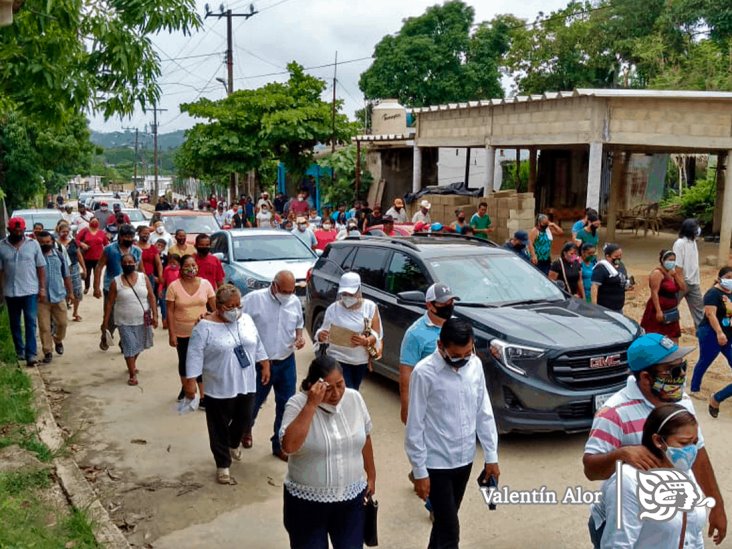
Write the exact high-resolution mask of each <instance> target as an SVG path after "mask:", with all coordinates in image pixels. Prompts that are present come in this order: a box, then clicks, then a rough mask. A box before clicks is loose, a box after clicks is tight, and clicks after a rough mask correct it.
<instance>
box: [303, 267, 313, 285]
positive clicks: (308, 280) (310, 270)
mask: <svg viewBox="0 0 732 549" xmlns="http://www.w3.org/2000/svg"><path fill="white" fill-rule="evenodd" d="M312 276H313V268H312V267H310V268H309V269H308V273H307V274H306V275H305V283H306V284H308V283H309V282H310V279H311V278H312Z"/></svg>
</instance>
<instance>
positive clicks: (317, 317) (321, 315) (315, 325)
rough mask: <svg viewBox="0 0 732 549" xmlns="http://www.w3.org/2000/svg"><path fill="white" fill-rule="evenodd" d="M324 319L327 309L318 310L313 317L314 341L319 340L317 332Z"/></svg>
mask: <svg viewBox="0 0 732 549" xmlns="http://www.w3.org/2000/svg"><path fill="white" fill-rule="evenodd" d="M323 320H325V310H322V311H318V314H316V315H315V318H314V319H313V326H312V332H311V334H312V336H313V341H314V342H315V341H317V340H316V339H315V334H316V333H317V331H318V330H320V327H321V326H322V325H323Z"/></svg>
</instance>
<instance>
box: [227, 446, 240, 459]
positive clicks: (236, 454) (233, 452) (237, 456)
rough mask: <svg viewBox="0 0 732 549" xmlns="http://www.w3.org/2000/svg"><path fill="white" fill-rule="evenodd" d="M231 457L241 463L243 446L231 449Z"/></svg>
mask: <svg viewBox="0 0 732 549" xmlns="http://www.w3.org/2000/svg"><path fill="white" fill-rule="evenodd" d="M229 455H230V456H231V459H233V460H236V461H241V446H237V447H236V448H229Z"/></svg>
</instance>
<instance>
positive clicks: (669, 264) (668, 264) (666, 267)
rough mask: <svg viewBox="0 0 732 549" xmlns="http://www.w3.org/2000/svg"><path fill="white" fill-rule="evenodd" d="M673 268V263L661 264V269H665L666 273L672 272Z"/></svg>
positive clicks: (674, 265)
mask: <svg viewBox="0 0 732 549" xmlns="http://www.w3.org/2000/svg"><path fill="white" fill-rule="evenodd" d="M674 267H676V262H675V261H664V262H663V268H664V269H666V270H667V271H672V270H673V268H674Z"/></svg>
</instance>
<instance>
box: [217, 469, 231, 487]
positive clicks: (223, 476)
mask: <svg viewBox="0 0 732 549" xmlns="http://www.w3.org/2000/svg"><path fill="white" fill-rule="evenodd" d="M216 482H218V483H219V484H231V475H230V474H229V468H228V467H219V468H217V469H216Z"/></svg>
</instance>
